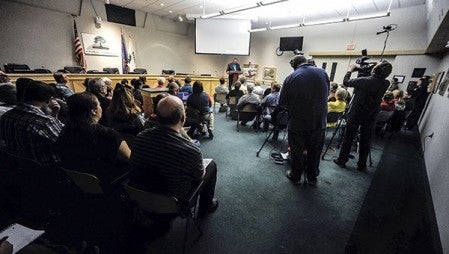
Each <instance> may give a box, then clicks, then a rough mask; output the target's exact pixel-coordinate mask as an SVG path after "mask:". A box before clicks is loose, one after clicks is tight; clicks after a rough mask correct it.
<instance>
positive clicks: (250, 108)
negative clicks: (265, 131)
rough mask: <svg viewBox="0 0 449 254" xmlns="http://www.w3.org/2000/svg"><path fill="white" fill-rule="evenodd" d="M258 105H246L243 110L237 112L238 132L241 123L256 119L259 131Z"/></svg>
mask: <svg viewBox="0 0 449 254" xmlns="http://www.w3.org/2000/svg"><path fill="white" fill-rule="evenodd" d="M257 106H258V105H256V104H252V103H249V104H246V105H245V106H243V108H242V109H240V110H237V131H240V129H239V124H240V121H246V122H249V121H252V120H254V119H255V121H256V131H259V119H258V116H257V115H258V110H257Z"/></svg>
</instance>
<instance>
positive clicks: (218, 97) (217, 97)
mask: <svg viewBox="0 0 449 254" xmlns="http://www.w3.org/2000/svg"><path fill="white" fill-rule="evenodd" d="M226 95H227V94H225V93H215V94H214V113H217V111H216V110H215V104H216V103H217V102H218V103H220V105H223V104H225V103H226Z"/></svg>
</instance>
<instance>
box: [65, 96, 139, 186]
mask: <svg viewBox="0 0 449 254" xmlns="http://www.w3.org/2000/svg"><path fill="white" fill-rule="evenodd" d="M67 106H68V108H69V112H68V120H67V124H66V126H65V127H64V128H63V130H62V132H61V134H60V135H59V138H58V140H57V141H56V144H57V151H58V154H59V156H60V158H61V164H62V166H63V167H66V168H68V169H71V170H75V171H81V172H86V173H89V174H93V175H95V176H97V177H98V178H99V179H100V181H101V182H102V183H103V184H104V185H105V186H107V185H108V183H111V182H112V181H113V180H115V179H116V178H117V177H118V176H121V175H122V174H123V173H124V172H125V171H126V170H127V165H128V160H129V157H130V154H131V150H130V149H129V147H128V144H127V143H126V141H125V140H124V139H123V137H122V136H121V135H120V134H119V133H117V132H116V131H115V130H113V129H111V128H107V127H104V126H102V125H101V124H99V123H98V121H99V120H100V119H101V116H102V109H101V107H100V102H99V101H98V99H97V97H96V96H95V95H94V94H92V93H89V92H83V93H78V94H74V95H72V96H70V97H68V98H67Z"/></svg>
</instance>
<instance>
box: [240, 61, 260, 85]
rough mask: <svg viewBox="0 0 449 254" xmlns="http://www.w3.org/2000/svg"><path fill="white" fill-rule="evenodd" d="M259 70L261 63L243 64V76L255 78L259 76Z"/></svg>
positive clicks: (250, 78)
mask: <svg viewBox="0 0 449 254" xmlns="http://www.w3.org/2000/svg"><path fill="white" fill-rule="evenodd" d="M258 72H259V65H258V64H253V63H251V62H249V63H247V64H243V76H244V77H245V78H247V79H249V80H253V81H254V79H255V78H257V74H258Z"/></svg>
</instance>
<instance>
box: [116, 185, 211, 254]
mask: <svg viewBox="0 0 449 254" xmlns="http://www.w3.org/2000/svg"><path fill="white" fill-rule="evenodd" d="M202 185H203V182H200V183H199V184H198V186H197V187H196V189H195V190H194V191H193V192H192V193H191V194H190V195H189V196H188V197H187V199H186V200H179V199H177V198H176V197H174V196H169V195H165V194H161V193H154V192H148V191H144V190H140V189H137V188H135V187H133V186H130V185H129V184H124V187H125V190H126V192H127V193H128V196H129V198H130V199H131V200H132V201H134V202H135V203H136V204H137V205H138V206H139V207H140V208H141V209H142V210H143V211H144V212H145V213H146V214H147V215H148V216H150V218H152V219H154V220H156V221H158V222H162V223H169V222H170V220H172V219H174V218H176V217H178V216H180V217H181V218H185V219H186V227H185V233H184V242H183V253H184V252H185V249H186V242H187V232H188V227H189V222H190V221H192V222H193V223H194V225H195V226H196V228H197V229H198V232H199V236H198V238H199V237H200V236H201V235H202V231H201V228H200V227H199V226H198V225H197V224H196V221H195V218H196V207H197V203H198V202H197V200H198V194H199V191H200V189H201V187H202Z"/></svg>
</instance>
